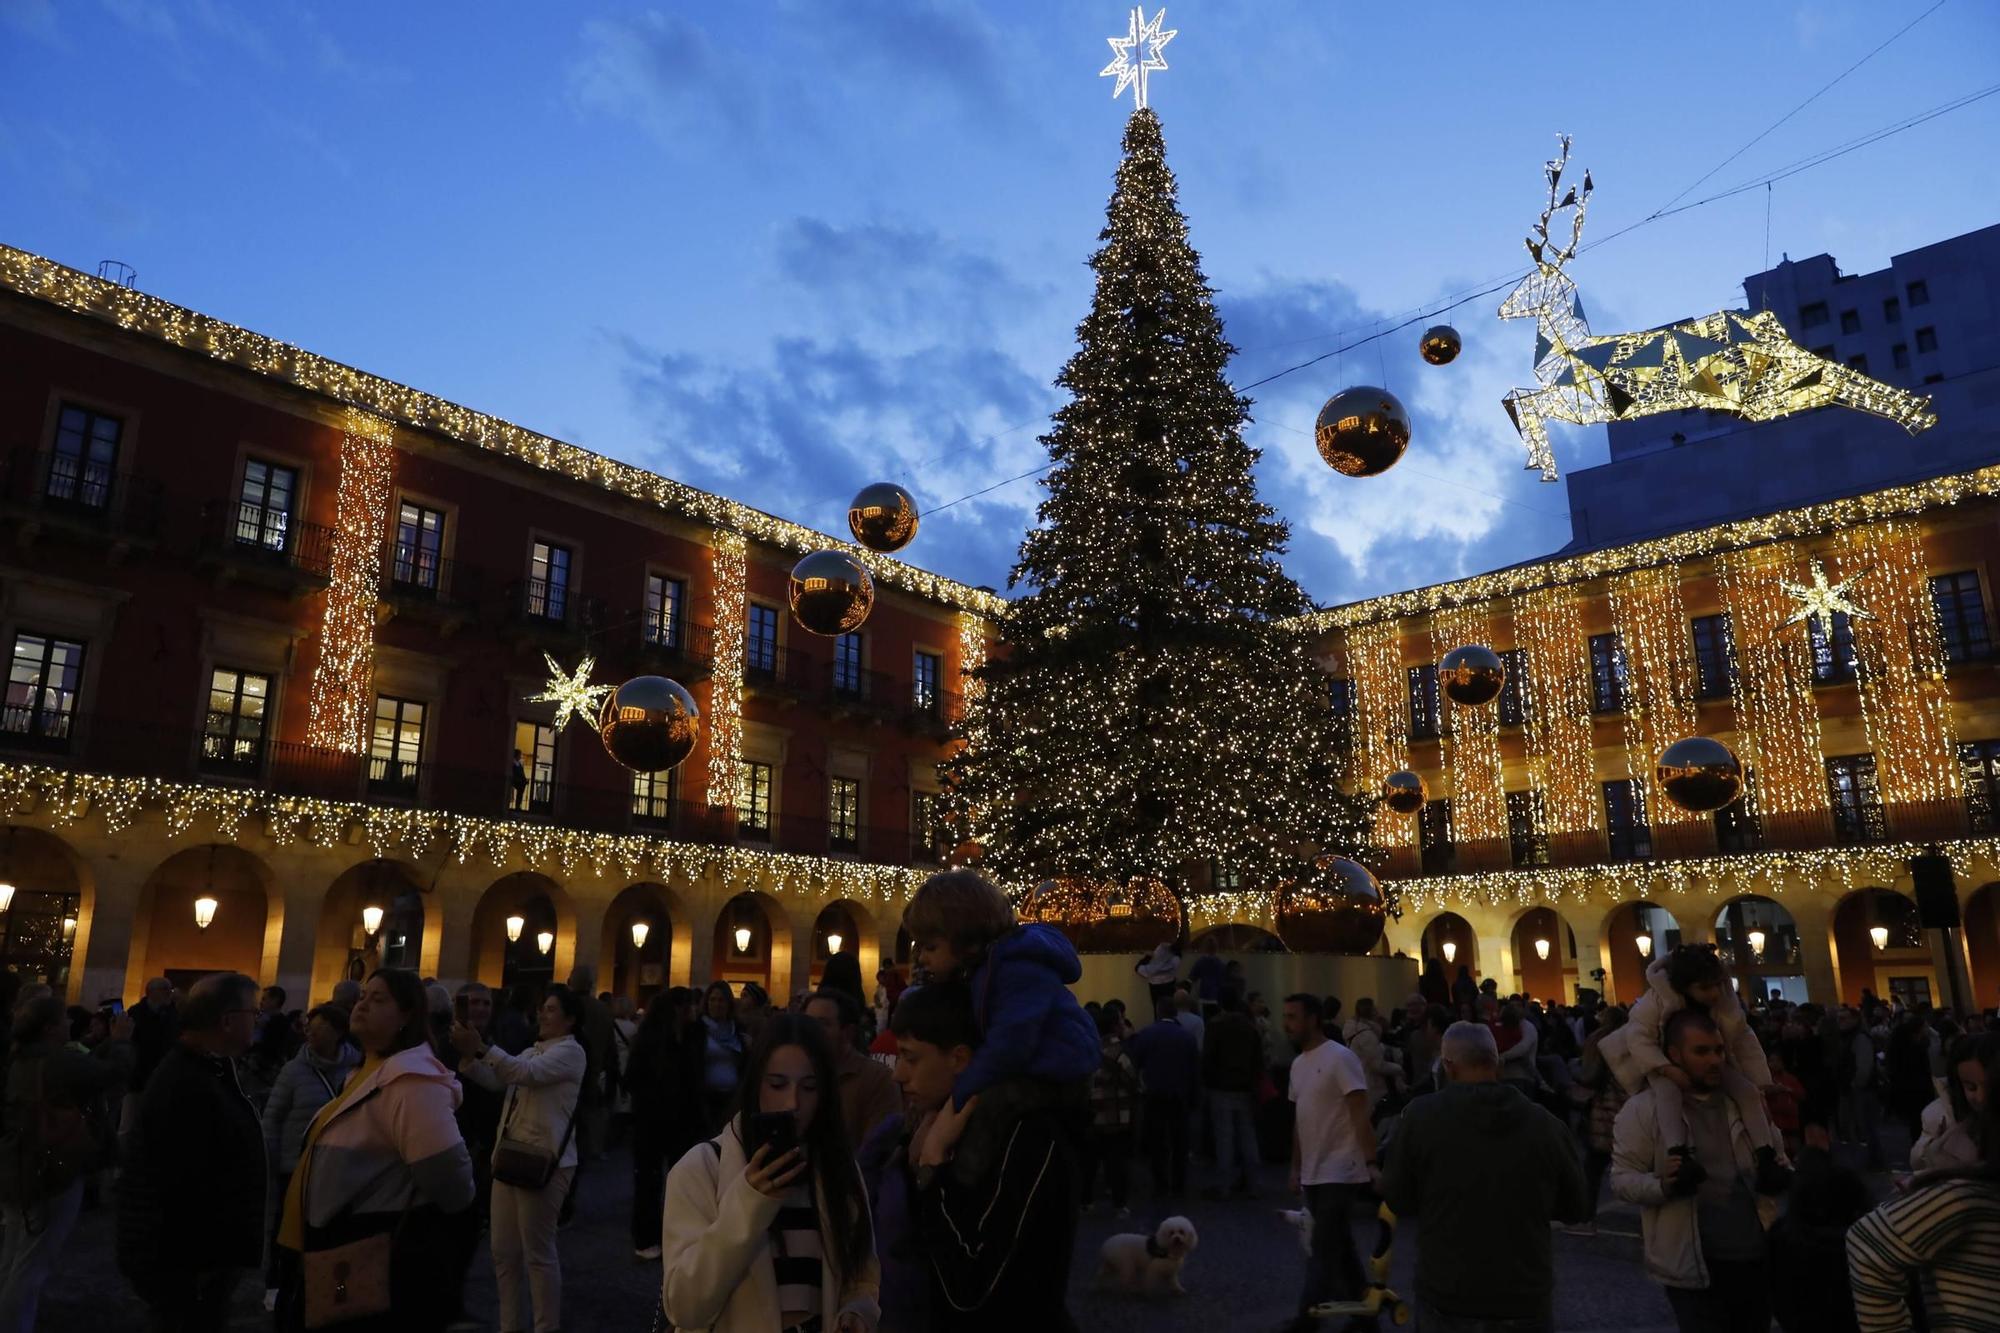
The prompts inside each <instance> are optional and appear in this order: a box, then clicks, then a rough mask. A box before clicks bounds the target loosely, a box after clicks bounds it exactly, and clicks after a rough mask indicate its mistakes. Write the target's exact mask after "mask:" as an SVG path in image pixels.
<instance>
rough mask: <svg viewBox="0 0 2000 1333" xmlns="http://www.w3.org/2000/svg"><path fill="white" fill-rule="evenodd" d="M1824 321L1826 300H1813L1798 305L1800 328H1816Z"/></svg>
mask: <svg viewBox="0 0 2000 1333" xmlns="http://www.w3.org/2000/svg"><path fill="white" fill-rule="evenodd" d="M1824 323H1826V302H1824V301H1814V302H1813V303H1812V304H1810V305H1802V306H1800V307H1799V327H1800V328H1802V329H1816V328H1818V327H1819V326H1820V325H1822V324H1824Z"/></svg>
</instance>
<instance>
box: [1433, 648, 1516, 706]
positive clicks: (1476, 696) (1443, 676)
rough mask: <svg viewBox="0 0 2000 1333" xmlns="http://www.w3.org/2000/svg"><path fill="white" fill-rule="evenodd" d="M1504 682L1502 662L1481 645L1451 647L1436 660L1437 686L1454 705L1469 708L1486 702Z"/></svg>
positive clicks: (1490, 699)
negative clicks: (1438, 660) (1441, 658)
mask: <svg viewBox="0 0 2000 1333" xmlns="http://www.w3.org/2000/svg"><path fill="white" fill-rule="evenodd" d="M1506 684H1507V667H1506V664H1505V663H1503V662H1501V660H1500V654H1498V653H1496V652H1494V651H1493V650H1492V649H1491V648H1488V647H1486V646H1485V645H1484V644H1477V643H1468V644H1467V645H1465V647H1463V648H1454V649H1452V650H1451V651H1450V652H1448V653H1446V654H1445V655H1444V661H1442V662H1439V663H1438V685H1439V686H1440V687H1442V688H1443V690H1444V692H1445V696H1446V697H1447V698H1449V699H1450V700H1451V701H1452V702H1453V703H1455V704H1464V705H1466V706H1467V707H1472V708H1476V707H1478V706H1479V705H1480V704H1490V703H1492V702H1493V701H1494V700H1495V699H1498V698H1499V697H1500V691H1501V689H1502V688H1503V687H1504V686H1505V685H1506Z"/></svg>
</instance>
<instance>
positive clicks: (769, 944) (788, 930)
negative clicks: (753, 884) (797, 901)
mask: <svg viewBox="0 0 2000 1333" xmlns="http://www.w3.org/2000/svg"><path fill="white" fill-rule="evenodd" d="M739 928H742V929H745V930H747V931H748V932H749V934H748V935H747V936H744V937H743V947H741V948H739V947H737V946H738V941H737V935H736V932H737V930H738V929H739ZM710 948H711V950H712V954H713V964H712V966H711V967H710V969H709V976H710V977H712V978H714V979H716V980H718V981H727V982H728V983H729V984H730V985H731V987H740V986H741V985H742V984H743V983H744V982H746V981H754V982H756V983H757V984H758V985H759V986H762V987H763V988H764V992H765V994H767V995H769V996H770V997H771V998H772V1000H773V1002H774V1003H777V1004H781V1005H782V1004H784V1003H785V1002H787V1001H788V1000H790V999H791V994H790V990H791V976H792V922H791V917H790V916H789V915H788V914H787V913H786V912H785V908H784V905H783V904H782V903H780V902H779V901H778V900H777V899H776V898H773V897H772V896H771V895H770V894H768V893H765V892H763V891H762V890H761V889H745V890H744V891H743V892H741V893H739V894H737V895H736V896H735V897H733V898H731V899H730V900H729V901H728V902H725V903H724V904H723V905H722V910H721V911H720V912H718V913H716V916H715V930H714V932H713V935H712V938H711V943H710Z"/></svg>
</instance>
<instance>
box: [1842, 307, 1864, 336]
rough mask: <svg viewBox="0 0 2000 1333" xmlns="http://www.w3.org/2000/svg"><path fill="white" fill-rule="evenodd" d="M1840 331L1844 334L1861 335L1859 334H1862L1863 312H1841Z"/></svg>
mask: <svg viewBox="0 0 2000 1333" xmlns="http://www.w3.org/2000/svg"><path fill="white" fill-rule="evenodd" d="M1840 331H1841V332H1842V333H1859V332H1861V312H1860V311H1859V310H1843V311H1841V312H1840Z"/></svg>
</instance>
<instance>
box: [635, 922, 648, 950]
mask: <svg viewBox="0 0 2000 1333" xmlns="http://www.w3.org/2000/svg"><path fill="white" fill-rule="evenodd" d="M652 933H653V928H652V926H651V925H649V924H647V923H646V922H644V921H634V922H633V923H632V947H633V948H635V949H643V948H645V947H646V936H648V935H650V934H652Z"/></svg>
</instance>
